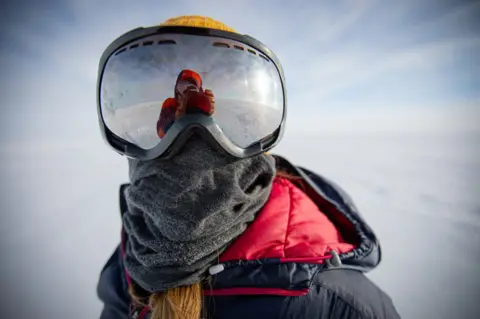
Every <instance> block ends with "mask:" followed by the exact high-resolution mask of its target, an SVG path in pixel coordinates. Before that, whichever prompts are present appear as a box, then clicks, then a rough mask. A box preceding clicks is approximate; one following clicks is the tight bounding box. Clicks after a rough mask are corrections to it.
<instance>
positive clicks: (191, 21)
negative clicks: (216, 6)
mask: <svg viewBox="0 0 480 319" xmlns="http://www.w3.org/2000/svg"><path fill="white" fill-rule="evenodd" d="M160 26H180V27H196V28H209V29H217V30H223V31H228V32H234V33H236V31H235V30H234V29H232V28H230V27H229V26H227V25H225V24H224V23H222V22H220V21H217V20H215V19H212V18H209V17H204V16H193V15H192V16H179V17H175V18H170V19H168V20H167V21H165V22H163V23H162V24H160Z"/></svg>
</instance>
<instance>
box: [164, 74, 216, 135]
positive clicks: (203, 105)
mask: <svg viewBox="0 0 480 319" xmlns="http://www.w3.org/2000/svg"><path fill="white" fill-rule="evenodd" d="M199 101H201V102H199ZM187 102H192V103H191V104H192V106H193V102H197V103H195V105H198V106H199V107H198V108H197V107H195V108H193V107H191V106H190V105H187ZM187 109H189V110H187ZM187 111H188V112H189V113H192V112H195V111H197V112H204V113H205V114H206V115H208V116H212V115H213V113H214V111H215V96H214V95H213V92H212V91H211V90H208V89H206V90H204V89H203V87H202V78H201V77H200V75H199V74H198V73H197V72H195V71H192V70H182V71H181V72H180V73H179V74H178V77H177V81H176V82H175V89H174V97H173V98H171V97H169V98H167V99H165V101H164V102H163V104H162V109H161V110H160V115H159V118H158V121H157V134H158V137H160V138H163V137H164V136H165V134H166V133H167V132H168V130H169V129H170V127H171V126H172V125H173V123H174V122H175V121H176V120H178V119H179V118H180V117H182V116H183V115H184V114H185V113H186V112H187Z"/></svg>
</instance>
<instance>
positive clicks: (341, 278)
mask: <svg viewBox="0 0 480 319" xmlns="http://www.w3.org/2000/svg"><path fill="white" fill-rule="evenodd" d="M275 158H276V161H277V167H278V168H279V169H281V170H282V171H284V172H287V173H288V174H290V175H292V176H298V177H299V179H298V180H297V179H293V182H294V183H295V184H296V186H298V187H299V188H300V189H302V191H303V192H304V193H305V194H306V195H307V196H308V197H309V198H310V199H311V200H312V201H313V202H314V204H315V205H316V206H317V207H318V208H319V210H320V211H321V212H322V213H324V214H325V215H326V216H327V217H328V219H329V220H330V221H331V222H333V224H334V225H335V227H336V228H337V229H339V231H340V232H341V234H342V236H343V237H344V239H345V241H346V242H350V243H355V244H354V245H353V246H352V247H353V248H352V249H350V250H348V251H344V252H342V253H336V252H335V251H332V252H331V253H330V254H325V256H323V257H321V260H313V259H311V260H310V259H308V258H307V259H302V258H293V259H290V260H286V259H285V260H282V259H281V258H268V257H267V258H261V259H260V258H259V259H255V260H228V261H225V262H223V263H222V266H223V269H224V270H223V271H221V272H220V273H218V274H216V275H214V276H213V277H214V278H213V279H214V280H210V281H209V282H210V284H209V285H210V287H208V288H207V289H206V291H210V292H211V293H210V294H209V295H207V296H206V297H205V307H206V309H207V312H208V315H209V318H212V319H217V318H218V319H223V318H228V319H237V318H238V319H240V318H242V319H243V318H262V319H270V318H272V319H273V318H278V319H284V318H311V319H320V318H345V319H354V318H358V319H360V318H364V319H367V318H372V319H373V318H379V319H380V318H382V319H387V318H388V319H394V318H395V319H396V318H400V316H399V315H398V313H397V311H396V310H395V307H394V305H393V303H392V300H391V299H390V297H389V296H388V295H387V294H386V293H384V292H383V291H382V290H381V289H380V288H379V287H377V286H376V285H375V284H374V283H373V282H371V281H370V280H369V279H368V278H367V277H366V276H365V275H364V273H365V272H368V271H370V270H372V269H373V268H375V267H376V266H377V265H378V264H379V263H380V260H381V249H380V244H379V242H378V240H377V238H376V236H375V234H374V232H373V231H372V229H370V227H369V226H368V225H367V224H366V222H365V221H364V220H363V218H362V217H361V216H360V214H359V213H358V211H357V209H356V207H355V205H354V204H353V201H352V200H351V198H350V197H349V196H348V195H347V194H346V193H345V192H344V191H343V190H342V189H340V187H338V186H337V185H335V184H334V183H333V182H331V181H328V180H327V179H325V178H323V177H321V176H319V175H317V174H315V173H313V172H311V171H309V170H307V169H304V168H299V167H295V166H294V165H292V164H291V163H289V162H288V161H287V160H286V159H284V158H282V157H279V156H276V157H275ZM124 187H125V185H123V186H122V187H121V191H120V207H121V210H122V213H123V212H124V211H125V209H126V206H125V200H124V197H123V188H124ZM249 227H250V226H249ZM251 227H253V226H251ZM232 246H233V245H232ZM127 289H128V285H127V280H126V277H125V270H124V267H123V262H122V255H121V251H120V247H119V248H117V249H116V250H115V252H114V253H113V255H112V256H111V257H110V259H109V260H108V262H107V264H106V265H105V266H104V268H103V270H102V272H101V275H100V280H99V284H98V288H97V293H98V296H99V298H100V300H102V302H103V303H104V309H103V311H102V314H101V317H100V318H101V319H113V318H116V319H130V318H132V315H131V313H130V312H131V311H130V297H129V295H128V291H127ZM262 291H264V293H262ZM259 292H260V293H259Z"/></svg>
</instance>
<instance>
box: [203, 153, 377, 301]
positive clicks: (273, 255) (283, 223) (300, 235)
mask: <svg viewBox="0 0 480 319" xmlns="http://www.w3.org/2000/svg"><path fill="white" fill-rule="evenodd" d="M275 159H276V163H277V167H278V168H279V169H280V170H282V171H284V172H286V173H287V174H289V175H290V176H292V178H291V179H289V180H287V179H284V178H276V179H275V181H274V183H273V187H272V192H271V195H270V198H269V200H268V202H267V204H266V205H265V206H264V208H263V209H262V211H260V212H259V213H258V215H257V217H256V218H255V220H254V221H253V222H252V223H251V224H250V225H249V227H248V228H247V230H246V231H245V232H244V233H243V234H242V235H241V236H240V237H238V238H237V239H236V240H235V241H233V242H232V243H231V245H230V246H229V248H228V249H227V250H226V251H225V252H224V253H223V254H222V255H221V256H220V259H219V264H218V265H215V266H213V267H211V268H210V274H211V275H212V280H211V288H212V289H211V290H207V291H206V294H207V295H245V294H247V295H248V294H262V295H265V294H270V295H286V296H298V295H305V294H307V293H308V291H309V286H310V284H311V282H312V280H313V279H314V277H315V275H316V274H318V273H319V272H321V271H326V270H331V269H340V268H343V269H354V270H358V271H361V272H368V271H370V270H372V269H373V268H375V267H376V266H377V265H378V264H379V263H380V259H381V254H380V245H379V243H378V240H377V238H376V236H375V234H374V233H373V231H372V230H371V229H370V227H369V226H368V225H367V224H366V222H365V221H364V220H363V218H362V217H361V216H360V214H359V213H358V211H357V209H356V207H355V205H354V204H353V202H352V200H351V198H350V197H349V196H348V195H347V194H346V193H345V192H344V191H343V190H341V189H340V188H339V187H338V186H336V185H335V184H333V183H332V182H330V181H328V180H326V179H325V178H323V177H321V176H319V175H317V174H315V173H313V172H311V171H309V170H306V169H302V168H297V167H295V166H293V165H292V164H290V163H289V162H288V161H287V160H286V159H284V158H282V157H279V156H275Z"/></svg>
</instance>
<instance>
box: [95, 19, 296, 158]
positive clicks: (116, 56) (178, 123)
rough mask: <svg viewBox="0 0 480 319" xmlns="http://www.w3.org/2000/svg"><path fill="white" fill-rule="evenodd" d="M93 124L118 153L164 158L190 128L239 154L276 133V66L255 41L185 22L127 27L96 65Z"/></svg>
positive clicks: (280, 127)
mask: <svg viewBox="0 0 480 319" xmlns="http://www.w3.org/2000/svg"><path fill="white" fill-rule="evenodd" d="M97 104H98V115H99V121H100V128H101V131H102V134H103V137H104V138H105V140H106V141H107V143H108V144H109V145H110V146H111V147H112V148H113V149H114V150H116V151H117V152H119V153H120V154H123V155H126V156H128V157H132V158H137V159H141V160H148V159H153V158H157V157H162V158H169V157H171V156H173V155H174V154H175V153H176V152H177V151H179V150H180V149H181V147H182V146H183V144H184V143H185V142H186V140H187V139H188V138H190V136H191V135H192V134H199V135H200V136H202V137H203V138H204V139H205V140H207V141H208V142H209V143H210V144H211V145H212V146H214V147H216V148H218V149H219V150H220V151H225V152H227V153H228V154H230V155H232V156H235V157H239V158H245V157H250V156H254V155H257V154H260V153H262V152H266V151H268V150H269V149H271V148H272V147H274V146H275V145H276V144H277V143H278V142H279V140H280V139H281V137H282V135H283V131H284V123H285V117H286V93H285V83H284V76H283V71H282V68H281V65H280V63H279V62H278V60H277V58H276V57H275V55H274V54H273V53H272V52H271V51H270V50H269V49H268V48H267V47H266V46H265V45H263V44H262V43H260V42H258V41H257V40H255V39H253V38H251V37H248V36H244V35H239V34H236V33H231V32H226V31H220V30H214V29H206V28H191V27H151V28H140V29H135V30H133V31H131V32H129V33H126V34H124V35H123V36H121V37H120V38H118V39H117V40H115V41H114V42H113V43H112V44H111V45H110V46H109V47H108V48H107V50H106V51H105V52H104V54H103V56H102V58H101V61H100V66H99V73H98V83H97Z"/></svg>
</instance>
